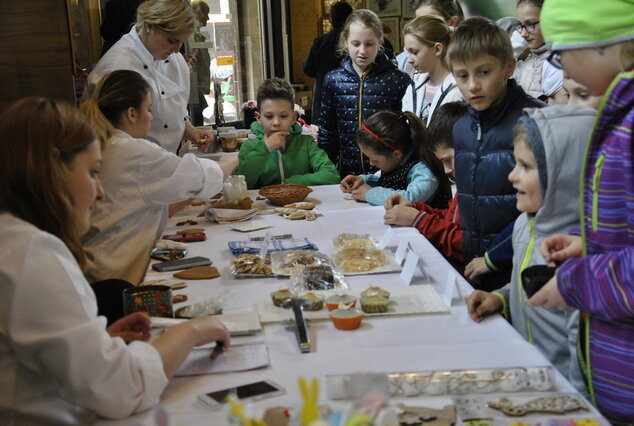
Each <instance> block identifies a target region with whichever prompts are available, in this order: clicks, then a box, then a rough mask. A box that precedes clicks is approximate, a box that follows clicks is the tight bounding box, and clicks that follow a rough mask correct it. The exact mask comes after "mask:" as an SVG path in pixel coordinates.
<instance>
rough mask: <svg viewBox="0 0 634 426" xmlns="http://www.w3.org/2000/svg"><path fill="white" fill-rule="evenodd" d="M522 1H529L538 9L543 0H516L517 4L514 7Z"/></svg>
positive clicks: (542, 4) (541, 5)
mask: <svg viewBox="0 0 634 426" xmlns="http://www.w3.org/2000/svg"><path fill="white" fill-rule="evenodd" d="M522 3H530V4H532V5H534V6H536V7H539V8H540V9H541V8H542V7H543V6H544V0H517V4H516V5H515V7H517V6H519V5H520V4H522Z"/></svg>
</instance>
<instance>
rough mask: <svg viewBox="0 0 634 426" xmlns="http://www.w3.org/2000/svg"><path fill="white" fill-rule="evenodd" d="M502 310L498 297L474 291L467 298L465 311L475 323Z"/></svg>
mask: <svg viewBox="0 0 634 426" xmlns="http://www.w3.org/2000/svg"><path fill="white" fill-rule="evenodd" d="M501 310H502V301H501V300H500V298H499V297H498V296H496V295H495V294H493V293H489V292H486V291H482V290H476V291H474V292H473V293H471V294H470V295H469V297H468V298H467V311H468V312H469V316H470V317H471V318H472V319H473V320H474V321H475V322H482V321H483V320H484V318H485V317H487V316H489V315H492V314H497V313H499V312H500V311H501Z"/></svg>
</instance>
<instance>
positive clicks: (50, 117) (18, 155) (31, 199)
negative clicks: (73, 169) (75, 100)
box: [0, 97, 97, 266]
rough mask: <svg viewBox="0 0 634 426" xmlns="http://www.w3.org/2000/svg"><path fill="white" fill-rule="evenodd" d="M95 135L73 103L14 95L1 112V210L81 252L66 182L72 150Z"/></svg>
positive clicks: (79, 259)
mask: <svg viewBox="0 0 634 426" xmlns="http://www.w3.org/2000/svg"><path fill="white" fill-rule="evenodd" d="M96 140H97V135H96V134H95V132H94V130H93V128H92V126H90V123H88V120H86V119H85V118H84V117H83V116H82V115H81V114H79V112H77V110H76V109H75V108H73V107H72V106H70V105H67V104H63V103H56V102H54V101H52V100H50V99H45V98H37V97H30V98H24V99H21V100H19V101H17V102H16V103H15V104H13V105H12V106H10V107H9V108H8V109H7V110H6V111H4V112H3V113H2V115H0V212H3V213H4V212H6V213H10V214H11V215H13V216H15V217H17V218H20V219H22V220H24V221H26V222H29V223H31V224H32V225H34V226H36V227H38V228H39V229H41V230H42V231H46V232H48V233H50V234H53V235H55V236H56V237H58V238H59V239H60V240H62V241H63V242H64V244H66V246H67V247H68V249H69V250H70V252H71V253H72V254H73V256H74V257H75V259H76V260H77V263H79V265H80V266H83V265H84V263H85V255H84V252H83V249H82V246H81V240H80V238H81V235H79V232H78V230H77V229H76V226H75V222H76V218H75V213H74V210H73V205H72V200H71V197H70V194H69V191H68V189H67V186H66V179H67V176H68V173H70V171H69V166H70V164H71V162H72V161H73V159H74V158H75V156H76V155H77V154H79V153H81V152H84V151H85V150H86V149H88V147H89V146H90V145H91V144H92V143H93V142H95V141H96Z"/></svg>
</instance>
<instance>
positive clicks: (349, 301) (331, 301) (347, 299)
mask: <svg viewBox="0 0 634 426" xmlns="http://www.w3.org/2000/svg"><path fill="white" fill-rule="evenodd" d="M356 304H357V298H356V297H354V296H350V295H349V294H335V295H332V296H328V297H327V298H326V307H327V308H328V310H329V311H334V310H335V309H339V305H345V306H346V307H348V308H354V306H355V305H356Z"/></svg>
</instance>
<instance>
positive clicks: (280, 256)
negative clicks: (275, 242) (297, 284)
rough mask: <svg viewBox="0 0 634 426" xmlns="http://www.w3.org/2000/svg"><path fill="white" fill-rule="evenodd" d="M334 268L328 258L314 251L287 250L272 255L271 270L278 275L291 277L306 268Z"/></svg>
mask: <svg viewBox="0 0 634 426" xmlns="http://www.w3.org/2000/svg"><path fill="white" fill-rule="evenodd" d="M313 265H330V266H334V265H333V263H332V260H330V258H329V257H328V256H326V255H325V254H323V253H320V252H318V251H312V250H287V251H277V252H273V253H271V269H272V270H273V273H274V274H276V275H288V276H290V275H291V274H293V273H294V272H296V271H299V270H300V269H302V268H303V267H305V266H313Z"/></svg>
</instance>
